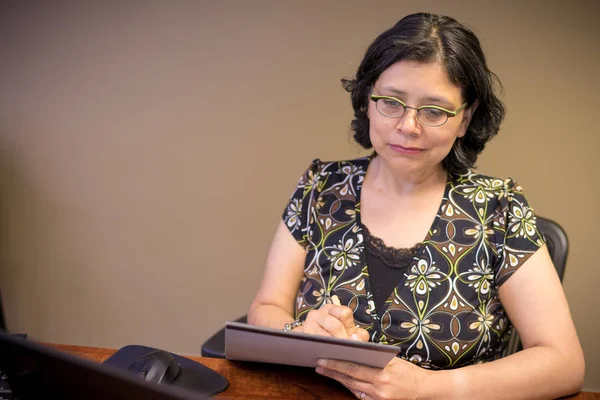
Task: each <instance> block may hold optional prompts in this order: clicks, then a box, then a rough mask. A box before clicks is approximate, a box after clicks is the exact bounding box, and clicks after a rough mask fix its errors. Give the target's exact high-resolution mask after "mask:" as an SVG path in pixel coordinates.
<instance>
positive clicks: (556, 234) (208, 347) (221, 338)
mask: <svg viewBox="0 0 600 400" xmlns="http://www.w3.org/2000/svg"><path fill="white" fill-rule="evenodd" d="M537 226H538V230H539V231H540V232H541V233H542V235H543V236H544V238H545V239H546V244H547V246H548V251H549V252H550V257H551V258H552V262H553V263H554V267H555V268H556V272H557V273H558V277H559V278H560V280H561V281H562V279H563V275H564V273H565V266H566V263H567V253H568V251H569V242H568V240H567V234H566V233H565V231H564V230H563V229H562V227H561V226H560V225H558V224H557V223H556V222H554V221H551V220H549V219H546V218H542V217H539V216H538V217H537ZM236 322H243V323H246V322H247V316H246V315H244V316H242V317H240V318H238V319H237V320H236ZM519 350H522V346H521V340H520V339H519V336H518V334H517V332H516V330H515V329H513V330H512V333H511V335H510V338H509V341H508V346H507V347H506V349H505V350H504V353H503V356H507V355H509V354H512V353H515V352H517V351H519ZM202 357H211V358H225V328H222V329H221V330H219V331H218V332H217V333H215V334H214V335H212V336H211V337H210V339H208V340H207V341H206V342H204V344H203V345H202Z"/></svg>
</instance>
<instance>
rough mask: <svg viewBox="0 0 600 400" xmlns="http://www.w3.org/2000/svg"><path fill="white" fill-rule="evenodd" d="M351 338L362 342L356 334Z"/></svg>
mask: <svg viewBox="0 0 600 400" xmlns="http://www.w3.org/2000/svg"><path fill="white" fill-rule="evenodd" d="M350 338H351V339H352V340H360V339H359V338H358V335H357V334H356V333H353V334H352V336H350Z"/></svg>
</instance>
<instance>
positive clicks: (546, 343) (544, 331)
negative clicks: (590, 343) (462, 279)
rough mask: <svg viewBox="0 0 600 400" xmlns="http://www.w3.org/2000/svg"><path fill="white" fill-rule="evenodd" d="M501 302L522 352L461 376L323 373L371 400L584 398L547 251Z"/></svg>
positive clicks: (330, 368) (405, 365)
mask: <svg viewBox="0 0 600 400" xmlns="http://www.w3.org/2000/svg"><path fill="white" fill-rule="evenodd" d="M499 296H500V300H501V302H502V305H503V307H504V309H505V310H506V312H507V313H508V316H509V318H510V320H511V322H512V323H513V325H514V327H515V328H516V329H517V331H518V332H519V335H520V337H521V341H522V343H523V347H524V350H523V351H520V352H518V353H515V354H513V355H510V356H508V357H505V358H503V359H500V360H497V361H493V362H489V363H484V364H478V365H472V366H468V367H463V368H457V369H454V370H444V371H430V370H425V369H422V368H419V367H416V366H415V365H413V364H412V363H410V362H408V361H404V360H400V359H394V360H392V361H391V362H390V363H389V364H388V365H387V366H386V367H385V368H384V369H377V368H371V367H366V366H363V365H359V364H354V363H348V362H342V361H333V360H322V363H320V366H321V367H322V368H319V369H317V372H319V373H321V374H323V375H327V376H329V377H331V378H333V379H336V380H338V381H339V382H341V383H342V384H343V385H344V386H346V387H347V388H349V389H350V390H351V391H352V392H353V393H354V394H355V395H357V396H360V397H361V398H365V399H369V400H370V399H415V398H418V399H479V398H482V399H486V400H489V399H510V400H515V399H554V398H558V397H561V396H566V395H569V394H572V393H575V392H578V391H579V390H581V386H582V384H583V376H584V369H585V366H584V359H583V352H582V350H581V346H580V344H579V339H578V338H577V334H576V332H575V327H574V326H573V321H572V320H571V314H570V312H569V307H568V305H567V301H566V299H565V296H564V293H563V290H562V286H561V283H560V281H559V279H558V277H557V275H556V272H555V269H554V266H553V265H552V261H551V259H550V256H549V254H548V251H547V249H546V247H542V248H540V249H539V250H538V251H536V253H535V254H534V255H532V256H531V257H530V258H529V260H527V261H526V262H525V264H523V266H521V267H520V268H519V269H518V270H517V271H516V272H515V273H514V274H513V275H512V276H511V277H510V278H509V279H508V280H507V281H506V283H504V285H502V286H501V287H500V289H499ZM361 392H364V393H365V395H364V396H363V395H362V394H361Z"/></svg>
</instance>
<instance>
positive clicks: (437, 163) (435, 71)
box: [368, 61, 474, 173]
mask: <svg viewBox="0 0 600 400" xmlns="http://www.w3.org/2000/svg"><path fill="white" fill-rule="evenodd" d="M373 94H374V95H378V96H391V97H395V98H397V99H399V100H402V102H404V103H405V104H406V105H407V106H409V107H415V108H417V107H421V106H426V105H434V106H439V107H443V108H445V109H447V110H451V111H455V110H457V109H458V108H459V107H460V106H461V105H462V104H463V99H462V95H461V90H460V88H459V87H457V86H455V85H454V84H453V83H452V82H450V79H449V78H448V74H447V73H446V69H445V68H444V66H443V65H440V64H438V63H429V64H421V63H418V62H414V61H400V62H398V63H396V64H394V65H392V66H391V67H389V68H388V69H386V70H385V71H384V72H383V73H382V74H381V76H380V77H379V79H378V80H377V82H375V85H374V87H373ZM380 101H381V100H380ZM473 108H474V107H471V108H470V109H463V110H462V111H460V112H459V113H458V114H457V115H456V117H451V118H448V121H447V122H446V123H445V124H444V125H442V126H438V127H430V126H425V125H423V124H421V123H420V122H419V120H418V119H417V112H416V110H413V109H409V108H407V109H406V111H405V112H404V115H402V117H401V118H389V117H386V116H384V115H382V114H380V113H379V111H378V110H377V107H376V104H375V102H374V101H372V100H369V110H368V115H369V121H370V138H371V143H372V144H373V148H374V150H375V151H376V152H377V154H378V155H379V156H381V157H382V158H383V160H384V161H385V162H386V163H388V164H389V166H390V167H392V168H393V169H395V170H402V171H405V172H409V173H423V172H424V173H426V172H427V171H431V170H435V169H438V168H442V164H441V162H442V160H443V159H444V158H445V157H446V155H448V153H449V152H450V150H451V148H452V145H453V144H454V141H455V140H456V138H459V137H463V136H464V134H465V132H466V130H467V127H468V125H469V121H470V119H471V113H472V111H473V110H472V109H473Z"/></svg>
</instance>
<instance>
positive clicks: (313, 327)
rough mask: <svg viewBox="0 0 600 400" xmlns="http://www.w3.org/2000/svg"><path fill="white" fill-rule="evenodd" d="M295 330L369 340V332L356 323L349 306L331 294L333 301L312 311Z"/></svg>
mask: <svg viewBox="0 0 600 400" xmlns="http://www.w3.org/2000/svg"><path fill="white" fill-rule="evenodd" d="M294 331H297V332H303V333H309V334H314V335H322V336H330V337H335V338H341V339H353V340H361V341H363V342H368V341H369V333H368V332H367V331H366V330H365V329H362V328H359V327H357V326H356V324H355V323H354V316H353V315H352V310H351V309H350V308H349V307H346V306H343V305H341V302H340V299H339V298H338V296H336V295H333V296H331V303H328V304H325V305H324V306H323V307H321V308H320V309H318V310H312V311H310V312H309V313H308V314H307V316H306V319H305V320H304V324H303V325H302V326H300V327H298V328H296V329H294Z"/></svg>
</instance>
